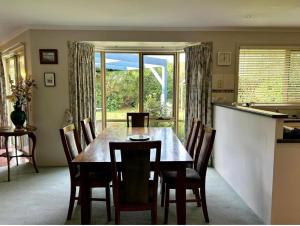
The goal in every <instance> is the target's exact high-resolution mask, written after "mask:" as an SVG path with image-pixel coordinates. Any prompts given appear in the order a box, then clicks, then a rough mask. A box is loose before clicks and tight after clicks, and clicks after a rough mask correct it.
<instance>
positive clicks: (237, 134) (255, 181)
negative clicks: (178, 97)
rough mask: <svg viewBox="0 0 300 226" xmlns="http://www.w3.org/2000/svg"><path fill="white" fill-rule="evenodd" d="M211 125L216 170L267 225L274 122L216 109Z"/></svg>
mask: <svg viewBox="0 0 300 226" xmlns="http://www.w3.org/2000/svg"><path fill="white" fill-rule="evenodd" d="M214 123H215V125H214V127H215V129H216V130H217V133H216V138H215V143H214V166H215V169H216V170H217V171H218V172H219V173H220V175H221V176H222V177H223V178H224V179H225V180H226V181H227V182H228V183H229V184H230V185H231V186H232V188H233V189H234V190H235V191H236V192H237V193H238V194H239V195H240V197H241V198H242V199H243V200H244V201H245V202H246V204H247V205H248V206H249V207H250V208H251V209H252V210H253V211H254V212H255V213H256V214H257V215H258V216H259V217H260V218H261V219H262V220H263V221H264V223H266V224H270V223H271V208H272V186H273V167H274V152H275V140H276V139H275V138H276V127H277V120H276V119H273V118H271V117H266V116H261V115H257V114H253V113H248V112H242V111H238V110H233V109H229V108H225V107H220V106H215V107H214ZM281 133H282V130H281ZM281 136H282V135H281Z"/></svg>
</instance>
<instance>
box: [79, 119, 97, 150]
mask: <svg viewBox="0 0 300 226" xmlns="http://www.w3.org/2000/svg"><path fill="white" fill-rule="evenodd" d="M80 124H81V128H82V131H83V136H84V139H85V143H86V145H89V144H90V143H91V142H92V141H93V140H94V139H95V137H96V136H95V132H94V129H93V125H92V121H91V119H90V118H85V119H83V120H81V121H80Z"/></svg>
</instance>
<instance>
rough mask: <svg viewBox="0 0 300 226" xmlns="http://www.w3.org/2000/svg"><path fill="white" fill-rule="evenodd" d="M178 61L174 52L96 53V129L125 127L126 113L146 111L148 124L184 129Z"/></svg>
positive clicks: (177, 56)
mask: <svg viewBox="0 0 300 226" xmlns="http://www.w3.org/2000/svg"><path fill="white" fill-rule="evenodd" d="M178 60H179V53H175V52H174V53H141V52H139V53H137V52H128V53H125V52H96V103H97V112H96V116H97V117H96V119H97V127H98V128H97V129H96V131H100V130H101V129H103V128H106V127H126V113H127V112H149V113H150V126H168V127H172V128H173V129H174V131H176V132H177V130H178V125H179V126H180V128H183V127H184V125H183V124H182V123H183V119H182V111H183V110H184V109H183V108H182V106H183V103H184V101H185V100H183V99H182V95H181V94H182V93H183V92H182V90H180V89H179V88H182V87H181V86H180V85H179V84H178V79H179V78H180V79H181V80H182V77H180V76H179V73H178V72H179V68H178V66H179V63H178ZM180 65H181V64H180ZM181 70H182V69H181ZM183 70H184V69H183ZM178 87H179V88H178ZM177 89H179V91H180V92H181V93H180V94H179V93H178V94H177V93H176V90H177ZM178 95H180V96H178ZM179 98H180V99H179ZM179 100H180V103H178V101H179ZM178 107H180V110H178ZM178 116H181V117H180V124H179V121H178V119H179V118H178ZM182 132H183V130H182V129H181V132H180V133H182ZM181 137H184V136H183V135H182V134H181Z"/></svg>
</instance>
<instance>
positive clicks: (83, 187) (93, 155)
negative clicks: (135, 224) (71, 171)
mask: <svg viewBox="0 0 300 226" xmlns="http://www.w3.org/2000/svg"><path fill="white" fill-rule="evenodd" d="M132 135H146V136H149V139H150V140H160V141H161V158H160V169H161V170H170V171H177V178H176V215H177V224H186V190H185V183H186V182H185V180H186V178H185V177H186V167H187V166H189V165H191V164H192V163H193V159H192V157H191V156H190V155H189V153H188V152H187V150H186V148H185V147H184V146H183V145H182V143H181V141H180V140H179V138H178V137H177V136H176V134H175V133H174V131H173V129H172V128H171V127H125V128H106V129H104V130H103V131H102V132H101V133H100V134H99V135H98V136H97V137H96V138H95V139H94V140H93V142H91V143H90V144H89V145H88V146H87V147H86V148H85V149H84V151H82V152H81V153H80V154H78V155H77V156H76V158H75V159H74V160H73V161H72V164H75V165H77V166H78V165H79V166H80V167H78V168H79V169H80V205H81V210H80V211H81V224H91V186H90V185H89V173H90V172H91V171H95V170H99V171H101V170H107V169H109V168H110V167H111V160H110V152H109V142H112V141H114V142H124V141H128V142H135V141H131V140H130V137H131V136H132ZM116 161H117V164H118V162H119V163H120V162H121V156H120V153H119V154H118V152H116ZM150 161H151V162H152V163H153V162H154V153H153V154H152V152H151V153H150Z"/></svg>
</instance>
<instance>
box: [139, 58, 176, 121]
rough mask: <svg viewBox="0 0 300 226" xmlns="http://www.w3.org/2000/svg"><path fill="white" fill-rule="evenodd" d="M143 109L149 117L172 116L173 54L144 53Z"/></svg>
mask: <svg viewBox="0 0 300 226" xmlns="http://www.w3.org/2000/svg"><path fill="white" fill-rule="evenodd" d="M143 73H144V110H145V111H146V112H150V116H151V117H163V118H165V117H167V118H168V117H172V116H173V79H174V56H173V55H144V72H143Z"/></svg>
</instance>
